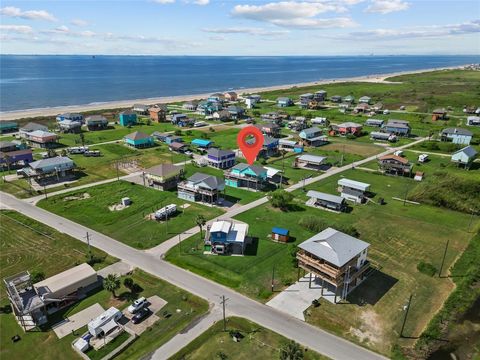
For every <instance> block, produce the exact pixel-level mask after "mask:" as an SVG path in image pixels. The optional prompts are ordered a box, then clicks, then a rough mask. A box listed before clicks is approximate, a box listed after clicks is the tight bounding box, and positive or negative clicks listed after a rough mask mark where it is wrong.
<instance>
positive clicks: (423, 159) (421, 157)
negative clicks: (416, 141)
mask: <svg viewBox="0 0 480 360" xmlns="http://www.w3.org/2000/svg"><path fill="white" fill-rule="evenodd" d="M427 160H428V155H427V154H420V155H418V162H421V163H424V162H427Z"/></svg>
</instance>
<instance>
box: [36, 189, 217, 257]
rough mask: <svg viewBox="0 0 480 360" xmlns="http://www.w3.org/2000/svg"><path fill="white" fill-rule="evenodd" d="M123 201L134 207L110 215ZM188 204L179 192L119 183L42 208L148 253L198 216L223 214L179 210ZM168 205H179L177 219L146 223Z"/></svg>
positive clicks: (56, 198)
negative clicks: (110, 208)
mask: <svg viewBox="0 0 480 360" xmlns="http://www.w3.org/2000/svg"><path fill="white" fill-rule="evenodd" d="M85 193H88V194H89V196H90V197H89V198H87V199H79V200H68V197H72V196H82V195H83V194H85ZM123 197H129V198H130V199H131V200H132V205H131V206H129V207H128V208H126V209H124V210H121V211H110V210H109V206H111V205H113V204H118V203H120V199H121V198H123ZM185 203H188V202H186V201H184V200H181V199H178V198H177V194H176V192H169V191H158V190H153V189H149V188H146V187H143V186H141V185H136V184H131V183H129V182H126V181H119V182H113V183H109V184H105V185H99V186H95V187H92V188H89V189H84V190H79V191H76V192H71V193H67V194H62V195H57V196H54V197H49V198H48V199H47V200H42V201H40V202H39V206H40V207H42V208H44V209H46V210H48V211H51V212H54V213H56V214H60V215H62V216H65V217H67V218H69V219H71V220H73V221H76V222H78V223H80V224H83V225H85V226H89V227H91V228H92V229H95V230H97V231H100V232H102V233H104V234H105V235H108V236H111V237H113V238H115V239H117V240H120V241H122V242H123V243H125V244H127V245H130V246H133V247H135V248H137V249H148V248H151V247H153V246H155V245H158V244H160V243H161V242H163V241H165V240H167V239H170V238H171V237H174V236H175V235H176V234H177V233H179V232H183V231H186V230H188V229H190V228H192V227H194V226H195V217H196V216H197V215H198V214H202V215H203V216H204V217H205V218H206V219H211V218H213V217H215V216H218V215H220V214H222V210H220V209H218V208H214V207H207V206H203V205H199V204H196V203H188V204H189V205H190V206H189V207H187V208H185V209H181V208H179V205H182V204H185ZM168 204H176V205H177V207H178V213H177V215H176V216H175V217H173V218H171V219H169V220H168V222H164V221H162V222H157V221H155V220H148V219H146V216H147V215H148V214H150V213H152V212H153V211H156V210H158V209H160V208H161V207H163V206H166V205H168Z"/></svg>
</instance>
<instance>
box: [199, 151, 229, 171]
mask: <svg viewBox="0 0 480 360" xmlns="http://www.w3.org/2000/svg"><path fill="white" fill-rule="evenodd" d="M204 158H205V160H207V162H208V165H209V166H212V167H214V168H217V169H228V168H231V167H232V166H233V165H235V152H233V151H232V150H228V149H227V150H222V149H217V148H210V149H208V150H207V154H206V155H205V157H204Z"/></svg>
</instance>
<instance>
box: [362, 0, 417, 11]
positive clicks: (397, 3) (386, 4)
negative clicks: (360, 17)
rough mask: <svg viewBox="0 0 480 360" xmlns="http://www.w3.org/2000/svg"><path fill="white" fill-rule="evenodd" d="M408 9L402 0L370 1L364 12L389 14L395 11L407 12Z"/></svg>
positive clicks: (406, 3) (407, 5)
mask: <svg viewBox="0 0 480 360" xmlns="http://www.w3.org/2000/svg"><path fill="white" fill-rule="evenodd" d="M409 7H410V4H409V3H408V2H405V1H402V0H372V1H371V4H370V5H369V6H368V7H367V8H366V9H365V11H366V12H370V13H380V14H389V13H392V12H396V11H402V10H407V9H408V8H409Z"/></svg>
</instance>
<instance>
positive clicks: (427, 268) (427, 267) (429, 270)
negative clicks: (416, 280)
mask: <svg viewBox="0 0 480 360" xmlns="http://www.w3.org/2000/svg"><path fill="white" fill-rule="evenodd" d="M417 270H418V271H420V272H421V273H423V274H425V275H428V276H433V275H435V274H436V272H437V268H436V267H435V266H433V265H432V264H430V263H427V262H424V261H420V262H419V263H418V265H417Z"/></svg>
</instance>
